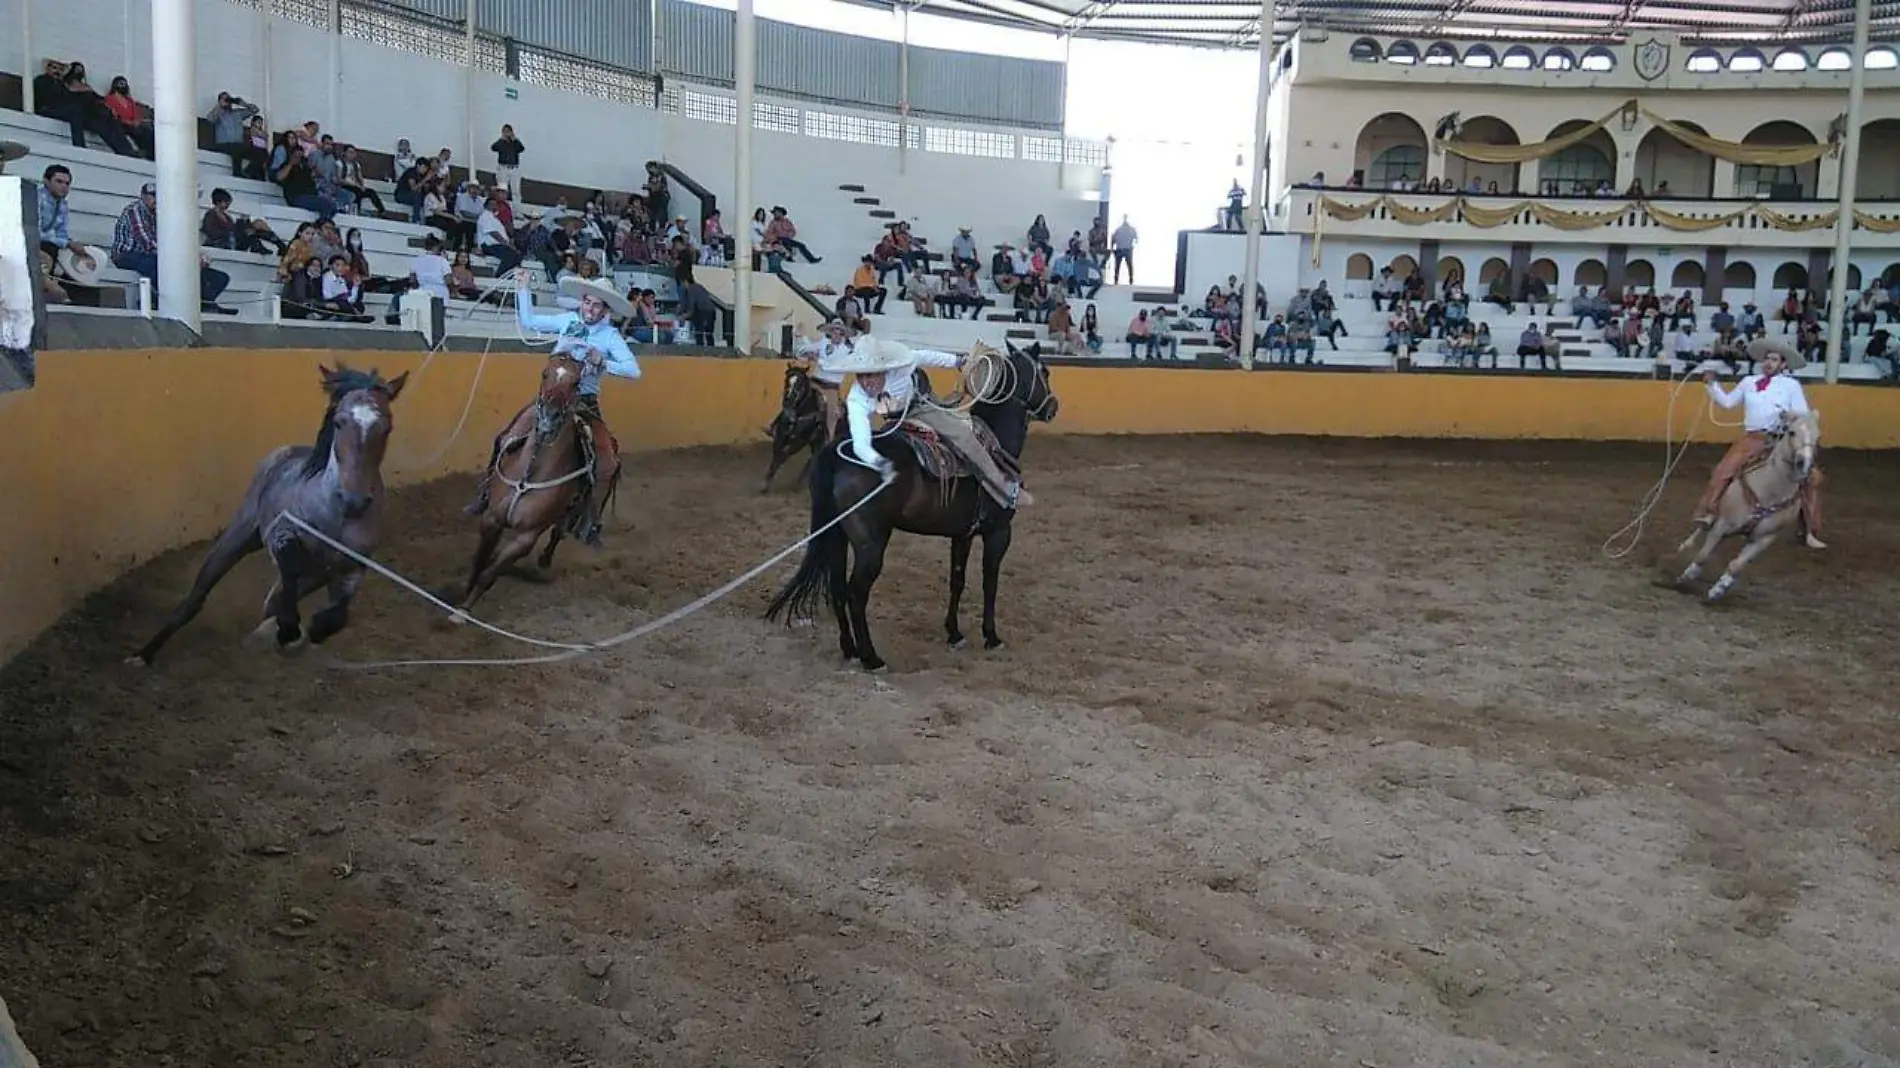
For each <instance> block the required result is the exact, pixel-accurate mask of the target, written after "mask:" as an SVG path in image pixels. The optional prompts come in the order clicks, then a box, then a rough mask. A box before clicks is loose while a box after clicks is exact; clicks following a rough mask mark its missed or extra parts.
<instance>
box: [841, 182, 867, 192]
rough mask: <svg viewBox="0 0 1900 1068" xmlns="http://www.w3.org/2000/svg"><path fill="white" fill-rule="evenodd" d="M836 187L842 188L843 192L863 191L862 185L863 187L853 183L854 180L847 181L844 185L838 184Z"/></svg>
mask: <svg viewBox="0 0 1900 1068" xmlns="http://www.w3.org/2000/svg"><path fill="white" fill-rule="evenodd" d="M838 188H839V189H840V190H842V191H844V192H846V193H862V192H864V187H863V186H861V185H858V184H857V183H855V182H847V183H845V184H844V185H841V186H839V187H838Z"/></svg>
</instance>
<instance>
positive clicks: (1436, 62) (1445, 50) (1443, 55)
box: [1425, 41, 1458, 67]
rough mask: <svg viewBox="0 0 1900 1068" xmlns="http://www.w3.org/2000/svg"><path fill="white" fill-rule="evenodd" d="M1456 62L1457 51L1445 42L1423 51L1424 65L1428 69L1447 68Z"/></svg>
mask: <svg viewBox="0 0 1900 1068" xmlns="http://www.w3.org/2000/svg"><path fill="white" fill-rule="evenodd" d="M1457 62H1458V50H1457V49H1456V48H1453V47H1452V46H1451V45H1450V44H1449V43H1447V42H1445V41H1438V42H1436V43H1434V44H1433V45H1432V46H1431V47H1430V48H1427V49H1426V50H1425V65H1426V66H1428V67H1449V66H1452V65H1454V64H1456V63H1457Z"/></svg>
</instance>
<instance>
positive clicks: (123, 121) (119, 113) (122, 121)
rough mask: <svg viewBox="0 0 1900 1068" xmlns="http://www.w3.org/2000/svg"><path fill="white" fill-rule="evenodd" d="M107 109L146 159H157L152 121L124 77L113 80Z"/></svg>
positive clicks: (106, 99) (109, 90)
mask: <svg viewBox="0 0 1900 1068" xmlns="http://www.w3.org/2000/svg"><path fill="white" fill-rule="evenodd" d="M105 104H106V109H107V110H108V111H110V112H112V117H113V119H114V120H116V121H117V122H118V124H119V128H120V129H122V130H124V131H125V136H127V137H129V138H131V139H132V143H133V144H135V145H137V146H138V147H139V151H140V152H143V153H144V154H145V158H146V159H157V158H158V151H157V148H156V146H155V142H154V139H153V136H152V120H151V119H150V118H149V117H147V116H146V114H145V110H144V109H143V108H141V107H140V106H139V102H138V101H137V100H134V99H132V83H131V82H129V81H126V80H125V76H124V75H120V76H119V77H117V78H114V79H112V87H111V88H110V89H108V90H106V98H105Z"/></svg>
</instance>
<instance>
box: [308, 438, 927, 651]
mask: <svg viewBox="0 0 1900 1068" xmlns="http://www.w3.org/2000/svg"><path fill="white" fill-rule="evenodd" d="M895 477H896V476H895V475H894V474H893V475H886V476H885V477H884V479H883V481H881V482H879V483H878V485H877V488H876V489H873V490H872V491H871V492H869V493H867V494H865V495H864V496H863V497H862V498H860V499H859V500H858V502H857V503H856V504H853V505H852V506H851V507H849V508H847V509H845V510H844V511H842V512H840V513H838V514H837V515H836V516H835V517H833V518H832V520H831V521H830V522H828V523H826V524H825V525H824V526H821V527H819V528H818V529H817V530H814V531H812V532H811V533H809V534H807V535H805V536H804V537H802V538H800V539H798V540H797V541H795V542H793V543H792V544H790V545H788V546H786V547H785V548H783V549H781V550H779V551H778V552H776V553H774V554H772V556H771V557H769V558H768V559H766V560H765V561H764V562H763V563H760V564H759V565H757V566H756V567H753V568H752V569H751V570H749V571H746V572H745V573H743V574H741V575H739V576H738V577H737V578H734V579H732V580H730V581H728V582H727V583H725V584H724V585H722V586H720V587H719V588H717V589H715V590H713V591H712V592H710V593H707V594H705V595H704V596H701V597H699V598H697V599H696V600H693V601H690V602H688V603H686V604H684V605H681V606H680V607H678V608H675V609H674V610H672V611H671V612H668V613H667V614H666V615H663V616H661V617H660V618H658V619H655V620H651V621H649V622H646V623H642V624H641V625H639V626H637V627H635V628H633V629H632V630H627V631H622V632H621V633H619V634H615V635H612V636H611V637H606V638H601V639H598V640H595V641H591V642H561V641H553V640H550V639H546V638H532V637H529V636H527V635H524V634H516V633H515V632H513V631H511V630H506V629H504V628H502V627H498V626H496V625H494V624H492V623H489V622H487V621H485V620H482V619H479V618H477V617H476V616H473V615H471V614H469V613H467V612H464V611H462V610H461V609H458V608H456V607H455V606H454V605H451V604H449V603H448V602H446V601H444V600H442V599H441V598H440V597H437V596H436V595H435V594H432V593H430V592H429V591H428V590H425V589H423V588H422V587H421V586H418V585H416V584H415V583H414V582H412V581H410V580H409V579H407V578H404V577H403V576H402V575H400V574H397V573H396V572H395V571H393V570H391V569H390V568H388V567H385V566H384V565H382V564H380V563H377V562H376V561H375V560H373V559H371V558H369V557H368V556H365V555H363V554H362V553H359V552H357V551H356V550H354V549H352V548H350V547H349V546H347V545H344V544H343V543H342V542H340V541H337V540H336V539H335V538H332V537H330V536H329V535H328V534H325V533H324V532H323V531H321V530H318V529H317V528H316V527H314V526H312V525H310V524H309V523H307V522H305V521H304V520H302V519H300V518H298V517H297V516H294V515H291V514H290V513H289V512H281V513H279V514H278V517H277V518H278V519H279V520H287V521H289V522H290V523H291V524H292V525H293V526H295V527H297V528H298V529H300V530H302V531H304V532H305V533H306V534H309V535H310V536H311V537H313V538H315V539H316V540H317V541H320V542H322V543H323V544H324V545H327V546H329V547H330V549H332V550H333V551H335V552H337V553H340V554H342V555H343V556H344V557H346V558H348V559H350V560H353V561H355V562H356V563H357V564H360V565H362V566H363V567H366V568H368V569H369V570H371V571H374V572H375V573H377V574H378V575H381V576H382V577H384V578H386V579H388V580H389V581H391V582H393V583H395V584H396V585H398V586H400V587H401V588H403V589H405V590H408V591H409V592H410V593H413V594H415V595H416V596H418V597H420V598H422V599H423V600H425V601H428V602H429V603H430V604H433V605H435V606H436V607H438V608H440V609H442V610H443V611H445V612H448V613H449V614H450V615H451V616H452V617H454V618H456V619H458V620H467V621H468V622H470V623H473V624H475V625H476V626H478V627H480V628H482V629H483V630H486V631H488V632H489V633H491V634H494V635H497V636H499V637H503V638H507V639H509V640H511V641H517V642H520V643H522V644H524V645H532V646H537V647H540V648H543V649H558V650H561V651H560V652H557V653H550V654H546V655H543V656H518V657H489V658H454V659H434V660H376V661H368V662H351V663H345V664H343V665H341V666H342V667H344V668H347V669H349V670H351V671H379V670H383V669H385V668H405V667H526V666H529V665H533V664H555V663H559V662H561V661H563V660H573V659H575V658H576V657H581V656H587V655H589V654H592V653H601V652H605V651H607V650H609V649H612V648H615V647H617V646H621V645H625V644H626V643H628V642H631V641H634V640H636V639H639V638H643V637H645V636H646V635H648V634H652V633H653V632H655V631H657V630H661V629H663V628H665V627H669V626H672V625H673V624H674V623H677V622H679V621H680V620H682V619H685V618H686V617H688V616H690V615H693V614H694V613H695V612H698V611H700V610H701V609H703V608H705V607H707V606H708V605H711V604H713V603H715V602H717V601H720V600H722V599H724V598H725V597H727V596H728V595H730V594H731V593H732V592H733V591H734V590H737V589H738V588H739V587H741V586H743V585H745V584H746V583H748V582H751V581H752V580H753V579H756V578H758V577H759V576H760V575H763V574H765V573H766V572H767V571H769V570H771V569H772V568H773V567H775V566H777V565H778V564H779V562H780V561H782V560H784V559H785V558H786V557H789V556H791V555H792V554H793V553H795V552H797V551H798V550H800V549H803V548H804V547H805V546H807V545H809V544H810V543H811V542H812V541H814V540H816V539H817V538H818V536H819V535H821V534H824V533H825V532H826V531H829V530H830V529H831V528H833V527H835V526H837V525H838V524H839V523H842V522H844V521H845V518H846V517H847V516H849V515H851V513H853V512H855V511H857V510H858V509H860V508H862V507H864V506H865V505H866V504H869V503H870V501H871V499H872V498H873V497H876V496H877V495H878V494H880V493H882V492H884V489H885V487H887V486H889V485H890V484H891V482H892V481H894V479H895Z"/></svg>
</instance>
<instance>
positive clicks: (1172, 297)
mask: <svg viewBox="0 0 1900 1068" xmlns="http://www.w3.org/2000/svg"><path fill="white" fill-rule="evenodd" d="M1180 299H1181V298H1180V296H1179V295H1177V294H1174V293H1170V292H1168V291H1166V290H1161V289H1137V290H1135V294H1134V301H1135V303H1136V304H1174V303H1176V302H1178V301H1179V300H1180Z"/></svg>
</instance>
